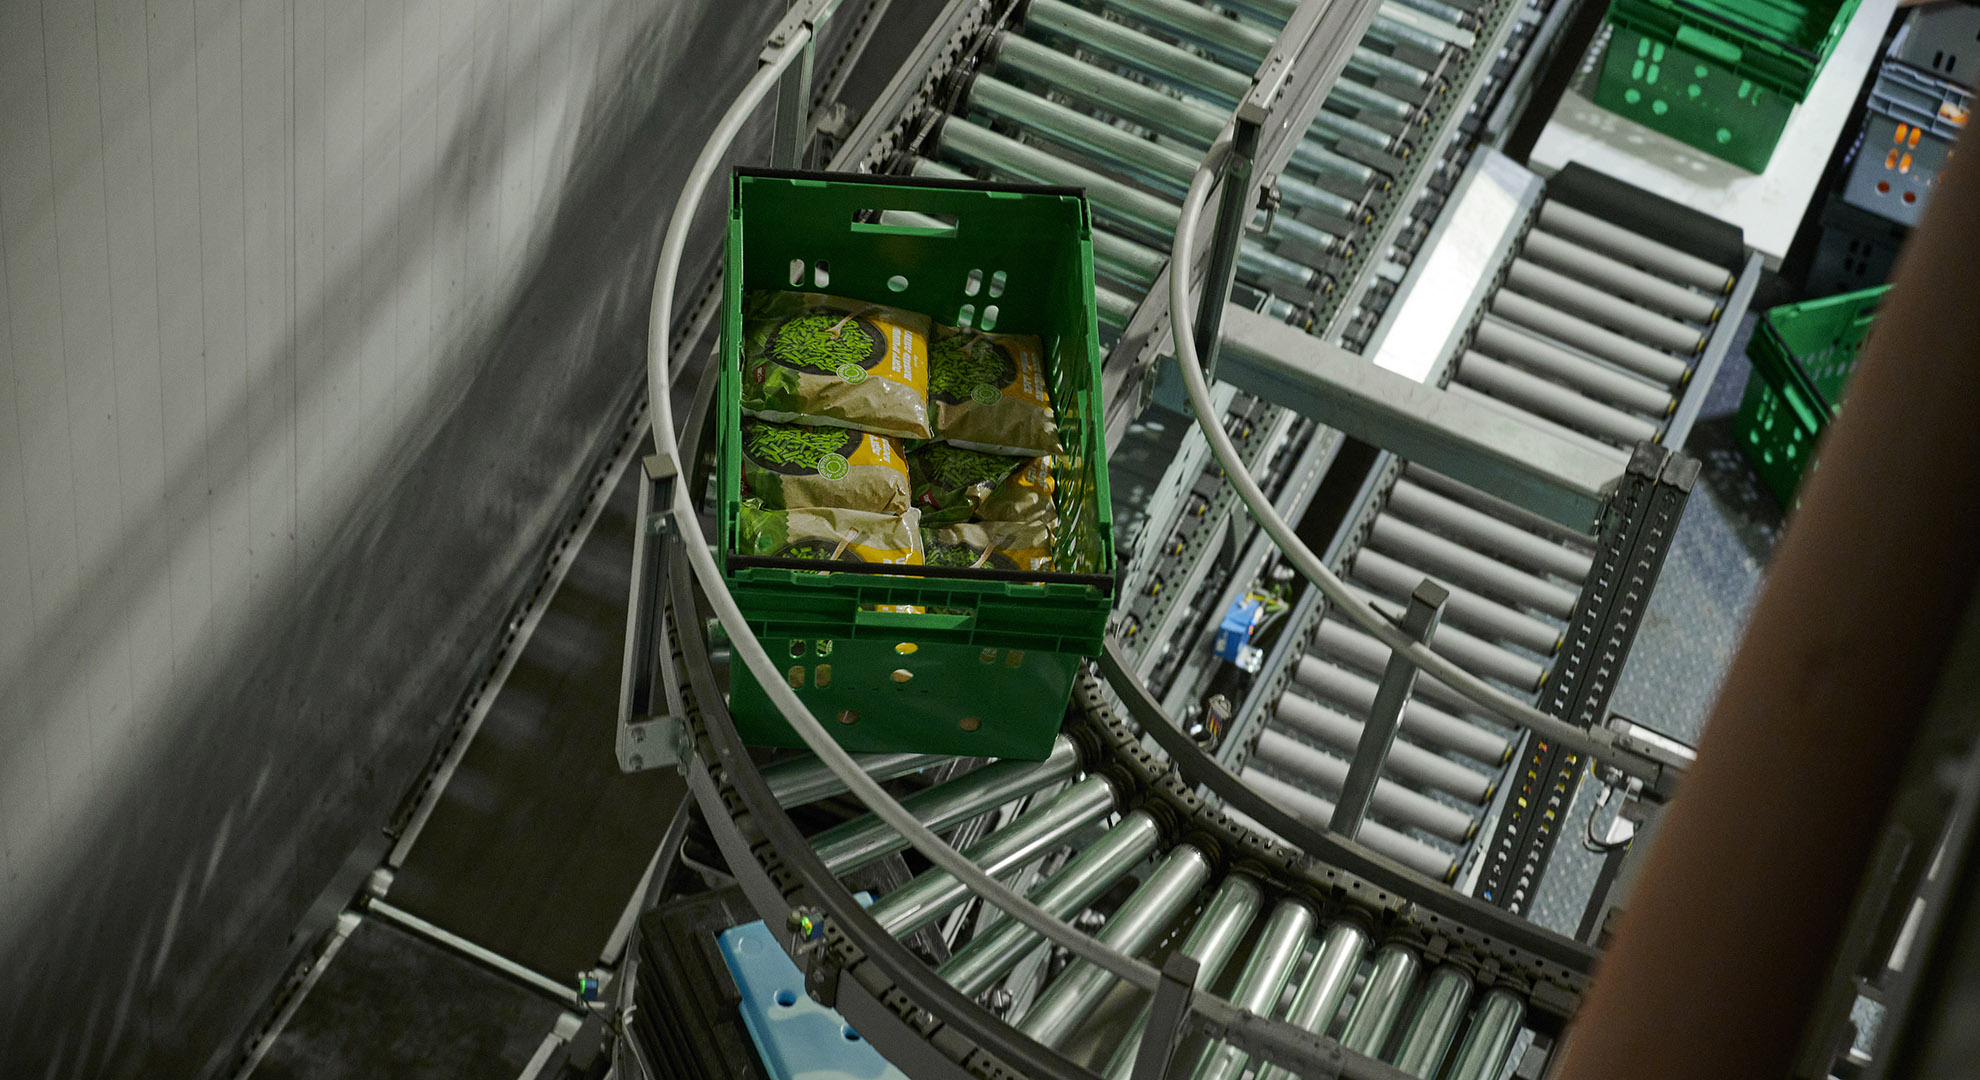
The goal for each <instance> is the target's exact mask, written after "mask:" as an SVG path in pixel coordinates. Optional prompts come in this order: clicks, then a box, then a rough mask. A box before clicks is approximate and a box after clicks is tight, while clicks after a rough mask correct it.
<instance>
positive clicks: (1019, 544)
mask: <svg viewBox="0 0 1980 1080" xmlns="http://www.w3.org/2000/svg"><path fill="white" fill-rule="evenodd" d="M921 544H922V551H923V556H922V557H923V558H924V559H925V560H926V561H927V565H929V566H964V567H972V568H983V569H990V570H1028V571H1038V572H1049V571H1050V570H1051V569H1052V535H1051V529H1050V528H1049V527H1047V526H1046V525H1044V524H1043V523H1040V522H1029V521H985V522H970V523H965V524H961V525H944V526H941V527H939V528H934V529H923V530H922V531H921Z"/></svg>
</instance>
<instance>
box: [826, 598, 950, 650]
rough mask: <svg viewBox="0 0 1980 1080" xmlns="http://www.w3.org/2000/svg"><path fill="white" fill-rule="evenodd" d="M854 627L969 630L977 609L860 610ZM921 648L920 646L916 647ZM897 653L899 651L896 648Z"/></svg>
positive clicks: (854, 615) (855, 616)
mask: <svg viewBox="0 0 1980 1080" xmlns="http://www.w3.org/2000/svg"><path fill="white" fill-rule="evenodd" d="M853 625H854V626H865V627H871V628H873V629H875V630H909V631H923V632H926V631H929V630H969V629H972V628H974V627H975V626H976V609H975V608H969V609H955V608H949V609H945V610H943V611H939V612H937V611H874V610H870V609H868V608H860V609H859V610H858V611H857V612H855V613H854V614H853ZM916 647H917V648H919V646H916ZM895 651H896V652H898V651H899V647H898V646H896V648H895Z"/></svg>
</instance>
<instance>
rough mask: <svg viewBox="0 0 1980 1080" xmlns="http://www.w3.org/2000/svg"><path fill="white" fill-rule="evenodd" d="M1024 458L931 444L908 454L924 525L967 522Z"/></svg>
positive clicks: (911, 482) (918, 507) (915, 504)
mask: <svg viewBox="0 0 1980 1080" xmlns="http://www.w3.org/2000/svg"><path fill="white" fill-rule="evenodd" d="M1022 464H1024V460H1023V459H1022V458H1013V457H1004V456H1003V455H1001V454H986V453H983V452H982V451H980V450H966V449H964V448H963V447H960V446H956V445H954V444H952V443H940V442H935V443H928V444H926V445H924V446H921V447H918V448H916V449H915V450H913V451H912V452H910V453H909V454H908V478H909V481H910V484H911V485H912V489H913V497H914V508H915V509H917V510H919V511H921V522H922V524H923V525H951V524H954V523H956V522H960V521H968V520H969V519H970V518H971V517H973V516H975V514H976V510H977V507H979V506H981V505H983V502H984V500H986V499H988V498H990V496H991V495H993V494H995V493H996V491H997V488H998V485H1000V484H1002V483H1003V482H1004V481H1005V480H1006V479H1007V478H1008V477H1009V476H1010V475H1011V472H1012V470H1014V469H1016V468H1017V467H1018V466H1019V465H1022Z"/></svg>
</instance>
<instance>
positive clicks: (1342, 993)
mask: <svg viewBox="0 0 1980 1080" xmlns="http://www.w3.org/2000/svg"><path fill="white" fill-rule="evenodd" d="M1367 952H1368V931H1367V930H1365V929H1363V928H1362V927H1361V926H1360V925H1358V924H1357V923H1355V922H1354V921H1352V920H1349V919H1342V920H1340V921H1338V922H1336V923H1334V924H1333V925H1332V926H1329V927H1328V928H1327V930H1326V932H1325V933H1324V934H1322V935H1321V936H1320V945H1319V948H1318V950H1316V951H1315V953H1314V955H1313V962H1312V963H1311V964H1309V965H1307V968H1306V974H1305V976H1304V977H1303V978H1302V980H1301V982H1300V986H1299V992H1298V994H1296V995H1295V996H1294V997H1293V1002H1292V1006H1291V1007H1290V1009H1289V1010H1288V1012H1287V1013H1286V1022H1287V1023H1290V1024H1293V1025H1295V1026H1297V1027H1300V1028H1304V1029H1305V1030H1307V1031H1311V1032H1315V1033H1321V1034H1324V1033H1325V1032H1326V1030H1327V1028H1328V1026H1329V1025H1331V1024H1332V1023H1333V1022H1334V1017H1335V1015H1336V1014H1337V1013H1339V1012H1340V1011H1341V1005H1342V1004H1343V1003H1344V1002H1345V1001H1346V1000H1347V996H1348V993H1349V991H1351V990H1352V989H1353V987H1354V976H1355V973H1356V972H1357V971H1359V970H1360V969H1361V961H1362V957H1363V955H1364V954H1366V953H1367ZM1258 1080H1294V1078H1293V1074H1292V1073H1290V1072H1288V1071H1287V1070H1285V1069H1283V1068H1280V1067H1279V1066H1277V1065H1267V1066H1266V1067H1265V1068H1263V1069H1261V1070H1259V1073H1258Z"/></svg>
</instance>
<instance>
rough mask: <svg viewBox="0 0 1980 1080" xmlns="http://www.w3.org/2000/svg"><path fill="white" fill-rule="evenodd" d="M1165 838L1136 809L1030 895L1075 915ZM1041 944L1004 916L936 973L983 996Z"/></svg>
mask: <svg viewBox="0 0 1980 1080" xmlns="http://www.w3.org/2000/svg"><path fill="white" fill-rule="evenodd" d="M1161 836H1162V830H1161V827H1160V826H1159V825H1157V824H1156V823H1155V819H1154V818H1152V817H1149V816H1148V815H1147V814H1146V813H1143V812H1142V811H1139V810H1136V811H1133V812H1131V813H1129V814H1127V815H1126V816H1124V817H1122V818H1121V820H1120V822H1119V823H1117V824H1116V825H1114V826H1113V827H1112V828H1111V829H1109V830H1107V833H1106V835H1104V836H1102V837H1101V838H1100V839H1098V840H1095V841H1094V842H1093V843H1091V844H1088V845H1087V846H1086V848H1085V849H1084V850H1082V851H1081V852H1080V853H1079V854H1078V855H1077V856H1076V857H1074V858H1073V859H1072V860H1070V861H1068V862H1067V863H1066V864H1065V865H1064V866H1062V867H1060V868H1059V870H1058V872H1057V873H1054V874H1053V875H1052V876H1051V878H1050V879H1048V880H1047V881H1045V882H1044V883H1043V884H1041V885H1039V886H1038V887H1037V888H1035V889H1033V890H1032V892H1031V898H1032V899H1033V900H1035V901H1036V902H1037V903H1038V905H1039V906H1040V907H1042V908H1044V909H1045V910H1047V911H1050V912H1051V913H1053V914H1054V915H1058V916H1060V917H1064V916H1067V915H1072V914H1076V913H1078V912H1079V911H1081V910H1084V909H1085V907H1086V906H1087V905H1088V904H1090V903H1092V902H1093V901H1094V899H1095V898H1097V897H1098V896H1099V895H1100V894H1101V893H1104V892H1106V891H1107V890H1108V889H1110V888H1112V887H1113V886H1114V883H1115V882H1117V881H1120V880H1121V879H1122V878H1123V877H1126V876H1127V873H1128V871H1130V870H1132V869H1134V867H1135V864H1137V863H1139V862H1141V861H1142V860H1143V859H1145V858H1147V857H1148V854H1149V853H1150V852H1152V851H1154V850H1155V845H1156V844H1157V843H1158V842H1159V841H1160V840H1161ZM1036 942H1037V935H1036V934H1034V933H1032V932H1031V931H1030V930H1029V929H1028V928H1026V927H1025V926H1024V925H1022V924H1021V923H1018V922H1017V921H1015V920H1012V919H1005V920H1003V921H1002V922H999V923H998V924H997V925H995V926H993V927H991V928H990V929H989V930H988V931H986V932H984V933H982V934H979V935H978V936H977V937H976V938H975V939H974V940H972V941H971V942H970V943H969V944H968V945H967V946H965V947H963V948H961V949H959V950H957V951H956V952H955V954H954V955H952V956H950V957H949V959H948V960H946V961H944V962H943V964H942V966H940V967H938V968H936V969H935V973H936V974H938V975H940V976H942V978H944V979H946V980H948V982H949V984H950V985H952V986H954V987H955V988H956V989H958V990H961V991H962V992H963V993H965V994H971V995H974V994H978V993H981V992H983V991H984V990H987V989H989V988H990V986H991V985H992V984H994V983H995V982H996V981H997V980H998V979H999V978H1000V977H1002V976H1003V975H1004V974H1005V973H1007V972H1008V971H1010V969H1011V966H1012V965H1014V964H1016V963H1017V962H1018V960H1019V959H1020V958H1021V957H1022V956H1023V954H1024V952H1025V951H1026V950H1028V949H1029V948H1030V947H1031V946H1032V945H1034V944H1035V943H1036Z"/></svg>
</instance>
